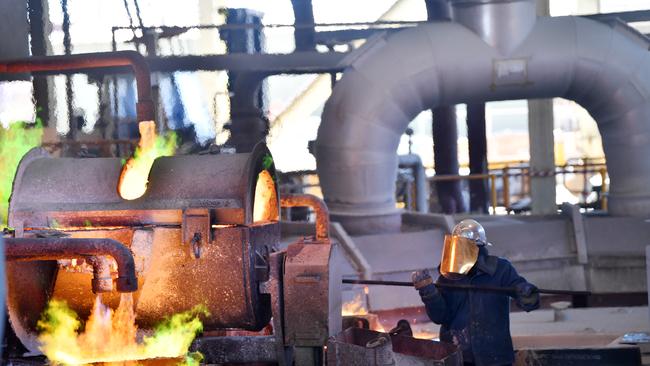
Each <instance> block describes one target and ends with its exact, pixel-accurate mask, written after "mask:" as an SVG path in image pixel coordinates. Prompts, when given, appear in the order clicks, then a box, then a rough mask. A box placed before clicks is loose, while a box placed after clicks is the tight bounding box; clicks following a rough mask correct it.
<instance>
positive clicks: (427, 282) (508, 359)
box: [412, 220, 539, 366]
mask: <svg viewBox="0 0 650 366" xmlns="http://www.w3.org/2000/svg"><path fill="white" fill-rule="evenodd" d="M488 245H491V244H488V242H487V239H486V236H485V230H484V229H483V227H482V226H481V224H479V223H478V222H476V221H475V220H463V221H461V222H460V223H459V224H457V225H456V226H455V227H454V230H453V232H452V234H451V235H447V236H445V244H444V246H443V250H442V258H441V263H440V266H439V267H438V272H439V274H440V275H441V276H438V279H437V281H436V282H435V283H438V284H441V285H444V284H450V285H453V284H461V285H472V286H491V287H509V288H514V289H515V290H514V291H513V292H512V293H511V294H510V295H509V294H508V293H507V292H490V291H487V290H466V289H451V288H448V287H446V288H445V287H443V286H440V287H441V288H436V286H435V283H434V280H433V278H432V277H431V275H430V274H429V271H428V270H423V271H417V272H414V273H413V278H412V279H413V284H414V286H415V288H416V289H417V290H418V291H419V293H420V297H421V298H422V302H424V305H425V307H426V311H427V315H428V316H429V318H430V319H431V320H432V321H433V322H434V323H436V324H440V325H441V327H440V340H441V341H442V342H449V343H454V344H456V345H458V346H459V347H460V349H461V350H462V353H463V361H464V362H465V365H476V366H492V365H499V366H500V365H510V364H512V363H513V362H514V351H513V348H512V339H511V337H510V318H509V316H510V297H513V298H514V299H515V301H516V303H517V305H518V306H519V307H520V308H521V309H523V310H525V311H531V310H535V309H537V308H538V307H539V294H538V293H537V287H535V286H534V285H532V284H530V283H528V281H526V279H525V278H523V277H521V276H519V275H518V274H517V271H516V270H515V268H514V267H513V266H512V264H510V262H509V261H508V260H506V259H503V258H499V257H495V256H491V255H489V254H488V251H487V246H488Z"/></svg>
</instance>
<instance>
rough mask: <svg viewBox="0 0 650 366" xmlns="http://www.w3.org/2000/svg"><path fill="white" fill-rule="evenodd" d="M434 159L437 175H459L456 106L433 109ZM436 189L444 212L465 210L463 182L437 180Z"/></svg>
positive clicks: (450, 212)
mask: <svg viewBox="0 0 650 366" xmlns="http://www.w3.org/2000/svg"><path fill="white" fill-rule="evenodd" d="M432 127H433V128H432V131H433V160H434V165H435V169H436V175H458V128H457V126H456V108H455V107H453V106H445V107H436V108H435V109H434V110H433V126H432ZM436 191H437V192H438V199H439V201H440V205H441V206H442V211H443V213H446V214H453V213H459V212H464V211H465V203H464V201H463V196H462V192H461V182H460V181H458V180H453V181H437V182H436Z"/></svg>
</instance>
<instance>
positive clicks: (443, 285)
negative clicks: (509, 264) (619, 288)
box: [343, 279, 591, 296]
mask: <svg viewBox="0 0 650 366" xmlns="http://www.w3.org/2000/svg"><path fill="white" fill-rule="evenodd" d="M343 283H349V284H354V285H384V286H407V287H412V286H413V283H412V282H401V281H378V280H350V279H343ZM434 285H436V287H438V288H448V289H455V290H471V291H489V292H503V293H507V294H514V293H516V292H517V290H516V289H515V288H514V287H497V286H474V285H461V284H448V283H435V284H434ZM537 292H538V293H540V294H553V295H576V296H588V295H591V292H589V291H571V290H549V289H544V288H538V289H537Z"/></svg>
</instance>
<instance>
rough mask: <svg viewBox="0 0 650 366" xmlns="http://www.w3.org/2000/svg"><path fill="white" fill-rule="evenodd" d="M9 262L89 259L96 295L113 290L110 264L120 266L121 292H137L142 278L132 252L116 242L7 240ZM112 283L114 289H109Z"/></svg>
mask: <svg viewBox="0 0 650 366" xmlns="http://www.w3.org/2000/svg"><path fill="white" fill-rule="evenodd" d="M5 254H6V258H7V261H38V260H56V259H72V258H86V259H89V263H90V264H91V265H92V266H93V280H92V287H93V292H96V293H99V292H107V291H111V290H112V278H111V275H110V266H109V264H108V260H107V259H106V258H103V256H110V257H113V259H115V262H116V263H117V274H118V276H117V279H116V281H115V283H116V286H115V287H116V289H117V291H118V292H135V291H136V290H137V289H138V278H137V276H136V273H135V261H134V259H133V255H132V254H131V251H130V250H129V249H128V248H127V247H125V246H124V245H122V244H121V243H120V242H118V241H116V240H113V239H95V238H93V239H77V238H8V239H5ZM109 283H110V286H109Z"/></svg>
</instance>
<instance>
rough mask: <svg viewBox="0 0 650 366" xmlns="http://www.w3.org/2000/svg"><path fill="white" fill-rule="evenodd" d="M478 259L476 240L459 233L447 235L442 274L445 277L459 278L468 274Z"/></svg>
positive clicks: (443, 251)
mask: <svg viewBox="0 0 650 366" xmlns="http://www.w3.org/2000/svg"><path fill="white" fill-rule="evenodd" d="M477 259H478V246H477V245H476V242H475V241H473V240H471V239H467V238H464V237H462V236H458V235H445V244H444V246H443V247H442V259H441V261H440V274H441V275H443V276H444V277H445V278H449V279H459V278H462V277H463V276H465V275H467V273H468V272H469V271H470V270H471V269H472V267H473V266H474V264H475V263H476V260H477Z"/></svg>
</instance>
